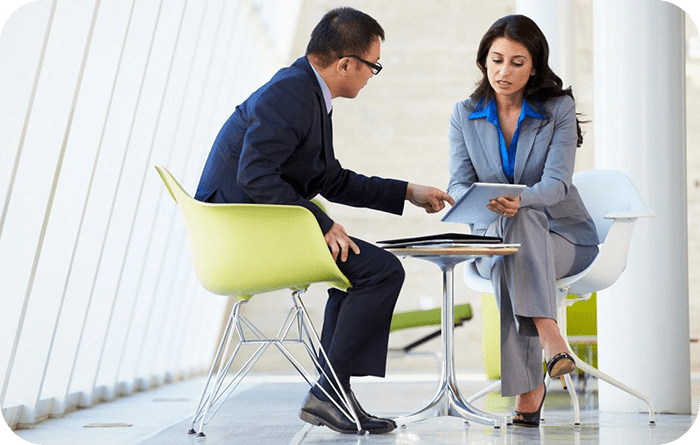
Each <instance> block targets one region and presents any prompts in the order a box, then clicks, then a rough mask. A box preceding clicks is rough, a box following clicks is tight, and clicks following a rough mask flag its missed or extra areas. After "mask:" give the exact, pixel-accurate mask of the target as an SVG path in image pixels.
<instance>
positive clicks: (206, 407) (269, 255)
mask: <svg viewBox="0 0 700 445" xmlns="http://www.w3.org/2000/svg"><path fill="white" fill-rule="evenodd" d="M156 170H157V171H158V173H159V174H160V177H161V178H162V179H163V182H164V183H165V185H166V187H167V188H168V191H169V192H170V194H171V195H172V197H173V199H174V200H175V202H177V204H178V206H179V208H180V211H181V213H182V216H183V217H184V221H185V226H186V230H187V234H188V237H189V240H190V247H191V250H192V259H193V263H194V267H195V270H196V272H197V276H198V278H199V281H200V282H201V283H202V285H203V286H204V288H206V289H207V290H208V291H210V292H212V293H214V294H218V295H223V296H227V297H233V298H234V299H235V300H234V304H233V308H232V310H231V314H230V316H229V319H228V323H227V324H226V327H225V329H224V333H223V335H222V338H221V343H220V344H219V348H218V350H217V353H216V355H215V357H214V360H213V362H212V365H211V369H210V371H209V376H208V378H207V383H206V384H205V386H204V389H203V391H202V396H201V398H200V401H199V404H198V405H197V409H196V410H195V414H194V416H193V418H192V425H191V428H190V431H189V433H190V434H195V433H196V434H198V436H199V437H203V436H204V432H203V428H204V425H206V424H207V422H208V421H209V420H210V419H211V416H213V415H214V414H215V413H216V411H217V409H218V408H219V407H220V406H221V405H222V404H223V402H224V401H225V399H226V396H228V394H230V393H231V391H233V389H234V388H235V387H236V386H237V385H238V384H239V383H240V382H241V380H242V379H243V377H244V376H245V375H246V374H247V373H248V371H250V369H251V368H252V367H253V365H254V364H255V363H256V362H257V361H258V359H259V358H260V357H261V355H262V354H263V353H264V352H265V351H266V350H267V348H268V347H270V346H275V347H276V348H277V349H278V350H279V351H280V352H281V353H282V354H283V355H284V357H286V358H287V359H288V360H289V361H290V363H291V364H292V365H293V366H294V368H295V369H296V370H297V371H298V372H299V373H300V374H301V375H302V377H304V379H305V380H306V381H307V382H308V383H309V385H313V384H314V383H316V382H317V379H316V377H315V375H316V373H314V374H312V373H310V372H309V371H307V370H306V369H305V368H304V367H303V365H302V364H301V363H300V362H299V361H298V360H297V359H296V357H294V355H293V354H292V353H291V352H290V351H289V350H288V349H287V347H286V346H285V345H287V344H301V345H303V346H304V349H305V351H306V352H307V353H308V355H309V357H310V358H311V360H312V362H313V364H314V366H315V368H316V371H317V372H320V373H323V374H324V375H325V373H324V372H323V370H322V369H321V366H320V364H319V360H320V358H321V357H324V359H325V361H326V362H328V358H327V356H326V353H325V351H324V350H323V348H322V347H321V343H320V340H319V337H318V334H317V332H316V330H315V329H314V327H313V324H312V323H311V319H310V318H309V315H308V313H307V311H306V308H305V307H304V305H303V303H302V300H301V294H302V293H303V292H305V291H306V289H307V288H308V287H309V285H310V284H312V283H320V282H323V283H326V284H327V285H329V286H331V287H335V288H338V289H342V290H347V289H348V288H349V287H351V283H350V281H348V279H347V278H346V277H345V275H343V274H342V272H341V271H340V269H338V266H337V265H336V264H335V262H334V261H333V258H332V256H331V254H330V252H329V250H328V247H327V245H326V242H325V240H324V238H323V234H322V233H321V229H320V228H319V226H318V223H317V221H316V219H315V218H314V216H313V214H312V213H311V212H310V211H309V210H308V209H306V208H304V207H300V206H284V205H263V204H211V203H204V202H200V201H197V200H195V199H193V198H192V197H191V196H190V195H188V194H187V192H185V190H184V189H183V188H182V187H181V186H180V184H179V183H178V182H177V181H176V180H175V178H174V177H173V176H172V175H171V174H170V172H168V171H167V170H166V169H165V168H163V167H159V166H156ZM280 289H291V290H292V303H293V304H292V308H291V309H290V311H289V313H288V315H287V317H286V319H285V321H284V322H283V324H282V326H281V327H280V329H279V331H278V333H277V335H276V337H274V338H268V337H266V336H265V335H264V334H263V333H262V332H260V330H259V329H257V328H256V327H255V325H253V323H251V322H250V320H248V318H246V317H245V316H244V315H243V314H242V313H241V306H242V305H243V304H244V303H246V302H248V301H249V300H250V299H251V298H252V297H253V296H254V295H256V294H260V293H264V292H270V291H275V290H280ZM236 337H237V343H236V345H235V347H234V348H233V350H232V349H231V348H232V344H233V343H234V340H235V338H236ZM242 345H254V346H256V348H257V349H255V352H254V353H253V355H252V356H251V357H250V358H249V359H248V360H247V361H246V362H245V363H244V364H243V365H242V366H241V368H240V369H239V370H238V372H237V373H236V374H235V375H234V377H233V378H232V379H229V381H228V382H226V380H227V375H228V374H229V370H230V367H231V365H232V364H233V361H234V359H235V358H236V356H237V354H238V352H239V350H240V347H241V346H242ZM217 365H218V366H217ZM217 368H218V369H217ZM215 370H216V376H214V373H215ZM331 374H332V375H331V376H328V375H326V378H328V379H329V380H331V379H334V380H335V381H336V383H337V377H336V375H335V372H334V371H333V370H332V369H331ZM337 386H338V387H339V388H340V384H338V385H337ZM341 392H342V391H341ZM339 396H340V399H341V400H342V401H343V403H341V404H336V405H337V406H338V408H339V409H340V410H341V411H343V412H344V413H345V415H346V416H348V418H349V419H352V420H353V421H354V422H355V424H356V425H357V429H358V433H360V432H361V431H362V427H361V424H360V421H359V419H358V417H357V415H356V413H355V412H354V411H353V409H352V408H350V406H351V405H350V403H349V400H348V398H347V395H346V394H344V393H342V394H339ZM341 405H344V406H341ZM195 428H196V430H195Z"/></svg>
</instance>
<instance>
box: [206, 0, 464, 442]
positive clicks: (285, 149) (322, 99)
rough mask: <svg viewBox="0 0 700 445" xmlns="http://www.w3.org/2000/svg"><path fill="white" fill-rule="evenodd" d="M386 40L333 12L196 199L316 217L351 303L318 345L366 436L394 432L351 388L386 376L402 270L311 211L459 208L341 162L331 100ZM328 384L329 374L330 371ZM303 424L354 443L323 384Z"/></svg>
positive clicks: (252, 105)
mask: <svg viewBox="0 0 700 445" xmlns="http://www.w3.org/2000/svg"><path fill="white" fill-rule="evenodd" d="M383 40H384V30H383V29H382V28H381V26H380V25H379V24H378V23H377V22H376V21H375V20H374V19H373V18H372V17H370V16H368V15H367V14H364V13H362V12H360V11H357V10H355V9H352V8H338V9H334V10H332V11H330V12H328V13H327V14H326V15H325V16H324V17H323V18H322V20H321V21H320V22H319V23H318V25H317V26H316V27H315V28H314V30H313V32H312V34H311V39H310V41H309V44H308V46H307V49H306V56H304V57H301V58H299V59H298V60H297V61H296V62H294V64H292V65H291V66H290V67H288V68H283V69H281V70H280V71H278V72H277V73H276V74H275V75H274V76H273V78H272V79H271V80H270V81H269V82H268V83H267V84H265V85H263V86H262V87H261V88H260V89H258V90H257V91H256V92H254V93H253V94H252V95H251V96H250V97H249V98H248V99H247V100H246V101H245V102H243V103H242V104H241V105H239V106H238V107H237V108H236V111H235V112H234V113H233V115H232V116H231V117H230V118H229V119H228V121H227V122H226V124H225V125H224V127H223V128H222V129H221V131H220V133H219V135H218V137H217V139H216V141H215V142H214V146H213V148H212V150H211V153H210V154H209V158H208V160H207V163H206V166H205V167H204V172H203V174H202V178H201V180H200V183H199V187H198V189H197V194H196V198H197V199H199V200H202V201H208V202H235V203H266V204H290V205H301V206H304V207H306V208H307V209H309V210H310V211H311V212H313V214H314V216H315V217H316V219H317V220H318V223H319V225H320V227H321V230H322V232H323V234H324V237H325V240H326V243H327V244H328V247H329V249H330V252H331V254H332V256H333V259H334V260H335V261H337V262H338V267H339V268H340V270H341V271H342V272H343V273H344V274H345V275H346V276H347V277H348V279H349V280H350V282H351V283H352V288H351V289H349V290H348V292H347V293H346V292H342V291H340V290H337V289H330V290H329V292H328V294H329V297H328V302H327V304H326V310H325V315H324V323H323V330H322V334H321V342H322V344H323V347H324V349H325V350H326V353H327V354H328V357H329V361H330V364H331V365H332V367H333V369H334V370H335V372H336V374H337V375H338V378H339V380H340V383H341V385H342V386H343V389H344V390H345V391H346V394H348V396H349V397H350V399H351V400H352V402H353V405H354V408H355V411H356V412H357V413H358V415H359V417H360V422H361V424H362V427H363V429H364V430H366V431H369V432H370V433H384V432H389V431H392V430H393V429H394V428H396V424H395V423H394V422H393V421H392V420H390V419H381V418H377V417H374V416H372V415H370V414H367V413H366V412H365V411H364V410H363V409H362V408H361V407H360V405H359V403H357V400H356V399H355V397H354V394H353V393H352V391H351V390H350V377H351V376H363V375H375V376H381V377H383V376H384V373H385V368H386V356H387V345H388V339H389V325H390V323H391V316H392V313H393V310H394V306H395V304H396V300H397V298H398V295H399V291H400V290H401V286H402V284H403V280H404V270H403V268H402V266H401V263H400V262H399V260H398V259H397V258H396V257H395V256H394V255H393V254H391V253H388V252H386V251H384V250H383V249H380V248H378V247H376V246H374V245H372V244H369V243H366V242H364V241H362V240H359V239H356V238H351V237H350V236H348V234H347V233H346V232H345V230H344V229H343V226H341V225H340V224H338V223H336V222H335V221H333V220H332V219H331V218H330V217H329V216H328V215H327V214H325V213H324V212H323V211H322V210H321V209H320V208H319V207H318V206H316V205H315V204H313V203H312V202H311V201H310V200H311V199H312V198H313V197H314V196H316V195H317V194H320V195H322V196H324V197H325V198H326V199H328V200H330V201H333V202H337V203H342V204H346V205H350V206H355V207H368V208H372V209H375V210H381V211H385V212H389V213H394V214H401V213H402V212H403V206H404V202H405V201H406V200H408V201H410V202H411V203H413V204H414V205H416V206H419V207H423V208H425V210H426V211H427V212H428V213H433V212H438V211H440V210H442V209H443V208H444V207H445V201H447V202H449V203H450V204H451V205H452V204H454V201H453V200H452V198H451V197H450V196H449V195H448V194H446V193H445V192H442V191H440V190H438V189H436V188H433V187H426V186H420V185H416V184H409V183H407V182H405V181H399V180H394V179H383V178H378V177H367V176H364V175H361V174H357V173H355V172H352V171H350V170H346V169H344V168H342V167H341V165H340V163H339V162H338V160H337V159H336V158H335V155H334V152H333V138H332V128H331V109H332V103H331V99H333V98H336V97H346V98H354V97H356V96H357V94H358V93H359V91H360V90H361V89H362V88H363V87H364V86H365V84H367V81H368V80H369V79H370V78H371V77H372V76H374V75H375V74H378V73H379V71H380V70H381V65H380V64H379V56H380V41H383ZM323 366H324V369H325V371H326V373H327V374H328V375H332V374H330V373H329V372H328V371H329V369H328V364H324V365H323ZM319 385H320V387H319V386H314V387H313V388H312V389H311V391H309V393H308V394H307V396H306V399H305V400H304V402H303V405H302V408H301V411H300V412H299V416H300V417H301V419H302V420H304V421H306V422H309V423H312V424H314V425H325V426H327V427H329V428H331V429H333V430H335V431H338V432H341V433H356V432H357V429H356V426H355V424H354V423H353V422H352V421H350V420H349V419H347V418H346V417H345V416H344V415H343V414H342V413H341V412H340V411H339V410H338V408H337V407H336V406H335V404H333V403H332V401H330V400H329V399H328V397H327V396H326V395H325V394H324V392H323V391H322V390H321V388H323V389H325V390H326V392H327V393H328V394H333V392H332V391H333V386H332V384H331V383H330V382H329V381H327V380H326V379H324V378H322V379H321V382H320V384H319Z"/></svg>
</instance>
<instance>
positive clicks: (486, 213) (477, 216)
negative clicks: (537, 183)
mask: <svg viewBox="0 0 700 445" xmlns="http://www.w3.org/2000/svg"><path fill="white" fill-rule="evenodd" d="M525 187H526V186H525V185H524V184H499V183H490V182H475V183H474V184H472V185H471V186H470V187H469V188H468V189H467V193H465V194H464V196H462V197H461V198H460V199H459V201H457V202H456V203H455V205H454V206H452V208H451V209H450V210H449V211H448V212H447V213H446V214H445V216H444V217H443V218H442V220H441V221H443V222H451V223H462V224H486V225H488V224H491V223H492V222H493V221H494V220H495V219H496V218H498V214H497V213H495V212H492V211H491V210H489V209H488V207H486V205H487V204H488V203H489V201H490V200H492V199H494V198H498V197H499V196H508V197H511V198H515V197H517V196H518V195H519V194H520V192H522V191H523V190H525Z"/></svg>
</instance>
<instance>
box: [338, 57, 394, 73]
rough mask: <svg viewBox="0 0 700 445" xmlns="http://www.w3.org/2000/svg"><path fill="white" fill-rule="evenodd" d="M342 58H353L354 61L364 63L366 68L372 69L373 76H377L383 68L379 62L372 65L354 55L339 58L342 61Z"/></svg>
mask: <svg viewBox="0 0 700 445" xmlns="http://www.w3.org/2000/svg"><path fill="white" fill-rule="evenodd" d="M343 57H352V58H355V59H357V60H359V61H360V62H362V63H364V64H365V65H367V66H368V67H370V68H372V74H374V75H375V76H376V75H377V74H379V72H380V71H381V70H382V68H384V67H383V66H382V65H381V64H380V63H379V62H377V63H372V62H370V61H369V60H365V59H363V58H362V57H360V56H356V55H354V54H349V55H347V56H340V58H341V59H342V58H343Z"/></svg>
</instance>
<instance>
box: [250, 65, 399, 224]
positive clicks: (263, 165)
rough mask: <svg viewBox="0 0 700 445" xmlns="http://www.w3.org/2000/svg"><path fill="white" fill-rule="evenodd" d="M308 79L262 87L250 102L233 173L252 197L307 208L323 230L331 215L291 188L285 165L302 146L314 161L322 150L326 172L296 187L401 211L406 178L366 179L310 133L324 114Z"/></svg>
mask: <svg viewBox="0 0 700 445" xmlns="http://www.w3.org/2000/svg"><path fill="white" fill-rule="evenodd" d="M310 81H313V82H315V79H311V80H310V79H307V78H305V77H296V76H290V77H286V78H283V79H280V80H279V81H277V82H273V83H271V84H270V86H269V88H266V89H263V90H260V91H259V95H258V96H257V97H256V98H255V100H254V101H253V102H252V103H251V110H250V111H249V116H248V120H249V126H248V130H247V132H246V135H245V138H244V142H243V148H242V150H241V156H240V161H239V168H238V175H237V181H238V184H239V185H240V187H241V188H242V189H243V190H244V191H245V192H246V193H247V194H248V196H250V198H251V199H253V200H254V201H255V202H260V203H270V204H289V205H301V206H304V207H306V208H308V209H309V210H311V212H312V213H313V214H314V216H316V219H317V220H318V222H319V225H320V227H321V230H322V232H323V233H326V232H327V231H328V230H330V228H331V227H332V226H333V220H332V219H331V218H330V217H329V216H328V215H326V214H325V213H324V212H323V211H321V210H320V209H319V208H318V207H317V206H316V205H314V204H313V203H312V202H310V201H309V200H308V199H306V197H305V196H303V195H302V194H301V193H300V192H299V190H298V189H297V188H295V186H294V183H295V179H294V178H291V177H290V176H288V175H287V176H285V174H284V168H285V167H283V166H285V165H287V166H288V165H289V164H291V163H293V162H294V163H296V164H297V165H298V164H299V160H300V159H302V160H304V159H305V158H304V156H305V155H304V154H301V153H300V150H309V149H310V152H309V153H313V154H309V157H308V158H307V159H308V160H309V162H314V160H315V159H316V156H318V152H317V150H318V149H320V150H321V151H322V152H323V153H324V154H323V155H325V157H326V159H325V163H326V164H327V167H326V168H325V174H323V175H319V178H320V179H319V182H318V183H316V184H308V183H304V184H296V185H297V186H298V188H299V189H302V188H306V189H312V190H313V191H312V192H311V191H310V192H309V194H310V195H315V194H316V193H318V192H320V193H321V194H322V195H323V196H324V197H326V198H327V199H329V200H331V201H334V202H339V203H342V204H347V205H352V206H357V207H368V208H372V209H376V210H382V211H386V212H391V213H396V214H400V213H402V211H403V205H404V199H405V195H406V186H407V184H406V183H405V182H403V181H397V180H392V179H382V178H377V177H371V178H370V177H366V176H364V175H360V174H357V173H354V172H352V171H350V170H346V169H343V168H342V167H341V165H340V163H339V162H338V161H337V159H335V157H334V156H333V151H332V147H331V148H330V149H329V150H326V151H323V144H322V142H321V139H320V136H319V135H316V134H309V132H310V128H311V127H312V126H313V124H314V123H315V122H316V120H317V119H321V113H322V110H321V108H320V106H319V104H318V103H317V98H316V97H315V95H314V94H309V90H310V89H312V88H314V85H313V84H310ZM280 98H284V99H283V100H282V99H280ZM313 138H319V139H318V141H319V142H318V145H315V144H314V143H310V142H309V140H311V139H313ZM300 147H302V148H301V149H300ZM323 155H322V156H323ZM297 173H299V172H298V171H297ZM302 176H303V175H302ZM305 180H306V179H305ZM298 182H301V181H298Z"/></svg>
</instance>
